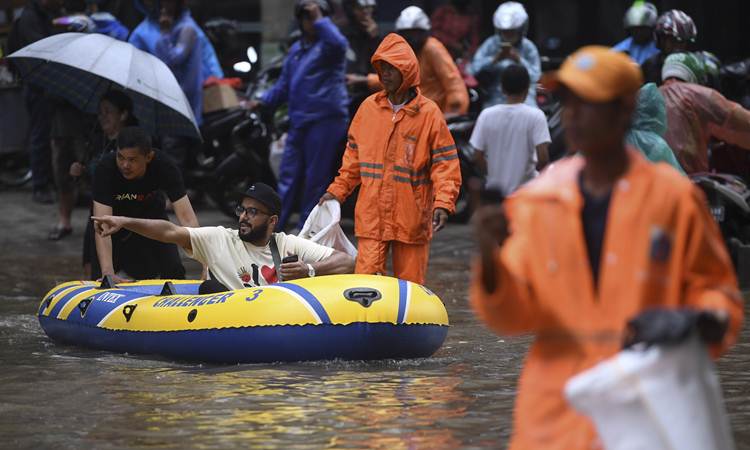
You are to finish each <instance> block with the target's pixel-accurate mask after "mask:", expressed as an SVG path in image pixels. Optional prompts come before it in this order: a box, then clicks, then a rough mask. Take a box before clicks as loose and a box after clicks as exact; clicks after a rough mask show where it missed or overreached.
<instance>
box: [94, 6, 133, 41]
mask: <svg viewBox="0 0 750 450" xmlns="http://www.w3.org/2000/svg"><path fill="white" fill-rule="evenodd" d="M91 20H93V21H94V24H95V25H96V30H95V31H96V32H97V33H101V34H106V35H107V36H109V37H113V38H115V39H117V40H120V41H127V40H128V33H130V31H129V30H128V28H127V27H126V26H125V25H123V24H122V23H120V21H119V20H117V18H116V17H115V16H113V15H112V14H110V13H108V12H98V13H94V14H92V15H91Z"/></svg>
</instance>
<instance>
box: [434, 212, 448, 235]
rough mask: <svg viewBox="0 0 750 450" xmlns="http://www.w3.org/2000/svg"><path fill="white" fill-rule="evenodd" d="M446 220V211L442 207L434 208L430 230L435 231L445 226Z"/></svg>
mask: <svg viewBox="0 0 750 450" xmlns="http://www.w3.org/2000/svg"><path fill="white" fill-rule="evenodd" d="M447 221H448V211H446V210H445V209H444V208H435V210H434V211H433V212H432V231H433V232H435V233H437V232H438V231H440V230H442V229H443V228H444V227H445V223H446V222H447Z"/></svg>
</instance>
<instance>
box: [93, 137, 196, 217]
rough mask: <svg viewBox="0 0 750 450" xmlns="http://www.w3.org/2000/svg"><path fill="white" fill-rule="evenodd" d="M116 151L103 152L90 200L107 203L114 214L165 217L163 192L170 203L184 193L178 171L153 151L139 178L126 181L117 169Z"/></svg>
mask: <svg viewBox="0 0 750 450" xmlns="http://www.w3.org/2000/svg"><path fill="white" fill-rule="evenodd" d="M116 157H117V154H116V152H112V153H110V154H107V155H104V156H103V157H102V159H101V161H100V162H99V164H98V165H97V168H96V173H95V174H94V187H93V195H94V201H97V202H99V203H101V204H103V205H107V206H111V207H112V213H113V214H114V215H116V216H127V217H136V218H141V219H166V218H167V212H166V209H165V208H166V199H165V197H164V194H166V195H167V197H168V198H169V200H171V201H172V202H174V201H177V200H179V199H180V198H182V197H184V196H185V194H186V191H185V183H184V182H183V181H182V174H181V173H180V170H179V169H178V168H177V166H175V165H174V164H173V163H172V162H171V161H170V160H168V159H167V158H165V157H161V156H160V155H159V153H158V152H157V153H156V154H155V155H154V159H152V160H151V162H150V163H149V165H148V166H147V168H146V173H145V174H144V175H143V177H142V178H138V179H136V180H126V179H125V177H123V176H122V174H121V173H120V171H119V170H118V169H117V162H116Z"/></svg>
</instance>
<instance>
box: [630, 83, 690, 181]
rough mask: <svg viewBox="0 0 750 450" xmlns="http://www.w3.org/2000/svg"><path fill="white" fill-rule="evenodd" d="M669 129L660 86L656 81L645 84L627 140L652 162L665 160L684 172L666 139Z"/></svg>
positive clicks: (639, 96) (640, 93)
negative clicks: (658, 86)
mask: <svg viewBox="0 0 750 450" xmlns="http://www.w3.org/2000/svg"><path fill="white" fill-rule="evenodd" d="M666 131H667V110H666V107H665V106H664V97H662V95H661V92H659V88H657V87H656V84H654V83H648V84H646V85H644V86H643V87H642V88H641V90H640V92H639V93H638V105H637V106H636V109H635V114H633V126H632V127H631V129H630V132H629V133H628V135H627V136H626V141H627V142H628V143H629V144H631V145H633V146H634V147H635V148H637V149H638V150H640V151H641V153H643V154H644V155H645V156H646V158H647V159H648V160H650V161H652V162H660V161H661V162H665V163H667V164H669V165H671V166H672V167H674V168H675V169H677V170H678V171H680V173H682V174H684V173H685V171H684V170H682V167H681V166H680V163H679V162H677V158H675V156H674V152H673V151H672V149H671V148H670V147H669V144H667V141H665V140H664V138H663V136H664V133H665V132H666Z"/></svg>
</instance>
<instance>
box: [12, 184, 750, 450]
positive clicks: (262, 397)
mask: <svg viewBox="0 0 750 450" xmlns="http://www.w3.org/2000/svg"><path fill="white" fill-rule="evenodd" d="M30 197H31V196H30V194H29V193H28V192H26V191H10V192H9V191H1V192H0V225H2V228H3V233H2V235H0V249H1V250H2V251H0V267H2V270H0V286H2V287H0V364H2V371H0V438H2V442H3V444H2V447H3V448H49V447H55V448H63V449H65V448H71V449H78V448H101V449H115V448H126V447H127V448H206V447H214V448H240V447H241V448H302V449H307V448H309V449H319V448H346V449H360V448H366V449H422V448H424V449H453V448H476V449H480V448H500V447H504V445H505V443H506V442H507V437H508V435H509V433H510V429H511V411H512V404H513V397H514V393H515V385H516V379H517V377H518V373H519V370H520V367H521V364H522V362H523V357H524V354H525V351H526V348H527V346H528V343H529V338H526V337H520V338H518V337H517V338H500V337H497V336H495V335H493V334H492V333H490V332H488V331H487V330H485V329H484V328H483V327H482V326H481V325H480V324H479V323H477V321H476V319H475V318H474V316H473V315H472V313H471V311H470V310H469V308H468V305H467V301H466V292H467V287H468V266H469V259H470V255H471V252H472V244H471V242H470V235H469V229H468V227H467V226H465V225H455V224H451V225H449V227H448V228H447V229H446V230H444V231H443V232H441V233H439V234H438V235H437V237H436V239H435V241H434V243H433V247H432V252H431V260H430V268H429V274H428V281H427V283H426V285H427V286H428V287H430V288H431V289H432V290H433V291H435V293H436V294H437V295H439V296H440V297H441V298H442V299H443V301H444V302H445V304H446V307H447V309H448V314H449V316H450V320H451V325H452V326H451V330H450V332H449V334H448V338H447V340H446V343H445V344H444V346H443V347H442V348H441V349H440V350H439V351H438V352H437V354H436V355H435V356H434V357H432V358H427V359H419V360H407V361H377V362H342V361H328V362H312V363H297V364H264V365H232V366H209V365H201V364H193V363H184V362H175V361H170V360H163V359H159V358H154V357H143V356H133V355H120V354H112V353H107V352H98V351H90V350H86V349H82V348H76V347H70V346H63V345H60V344H56V343H53V342H51V341H49V339H47V337H46V335H45V334H44V332H43V331H42V330H41V328H40V327H39V323H38V321H37V319H36V316H35V311H36V308H37V306H38V303H39V301H40V298H41V296H42V295H43V294H44V293H45V292H46V291H47V290H48V289H50V288H51V287H52V286H54V285H55V284H57V283H59V282H62V281H66V280H70V279H77V278H79V277H80V276H81V273H82V272H81V264H80V260H81V256H80V253H81V250H80V249H81V235H82V232H83V228H84V227H83V224H84V221H85V220H86V218H87V216H88V212H87V209H84V208H78V209H76V211H75V215H74V233H73V235H72V236H71V237H68V238H66V239H64V240H62V241H59V242H49V241H47V240H46V235H47V233H48V231H49V229H50V228H51V227H52V226H53V225H54V223H55V219H56V213H55V209H54V206H43V205H37V204H34V203H31V201H30ZM198 217H199V220H200V221H201V224H203V225H226V226H232V224H233V223H234V222H235V221H234V220H232V219H229V218H227V217H224V216H222V215H221V214H220V213H218V212H216V211H214V210H212V209H211V208H209V207H204V208H199V209H198ZM348 225H350V224H348ZM345 228H348V227H345ZM186 261H189V260H186ZM187 269H188V274H189V275H193V276H197V275H198V273H199V270H200V268H199V266H198V265H197V264H196V263H194V262H192V261H189V262H187ZM746 330H747V328H745V331H744V332H743V334H742V338H741V341H740V344H739V345H737V346H736V347H735V348H734V349H733V350H732V351H731V352H730V353H729V354H728V355H727V356H725V357H724V358H723V359H722V360H721V361H720V362H719V371H720V376H721V378H722V382H723V386H724V390H725V396H726V400H727V408H728V410H729V413H730V420H731V422H732V426H733V429H734V432H735V436H736V438H737V444H738V448H740V449H750V408H749V407H748V405H750V383H749V382H750V335H748V332H747V331H746Z"/></svg>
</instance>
